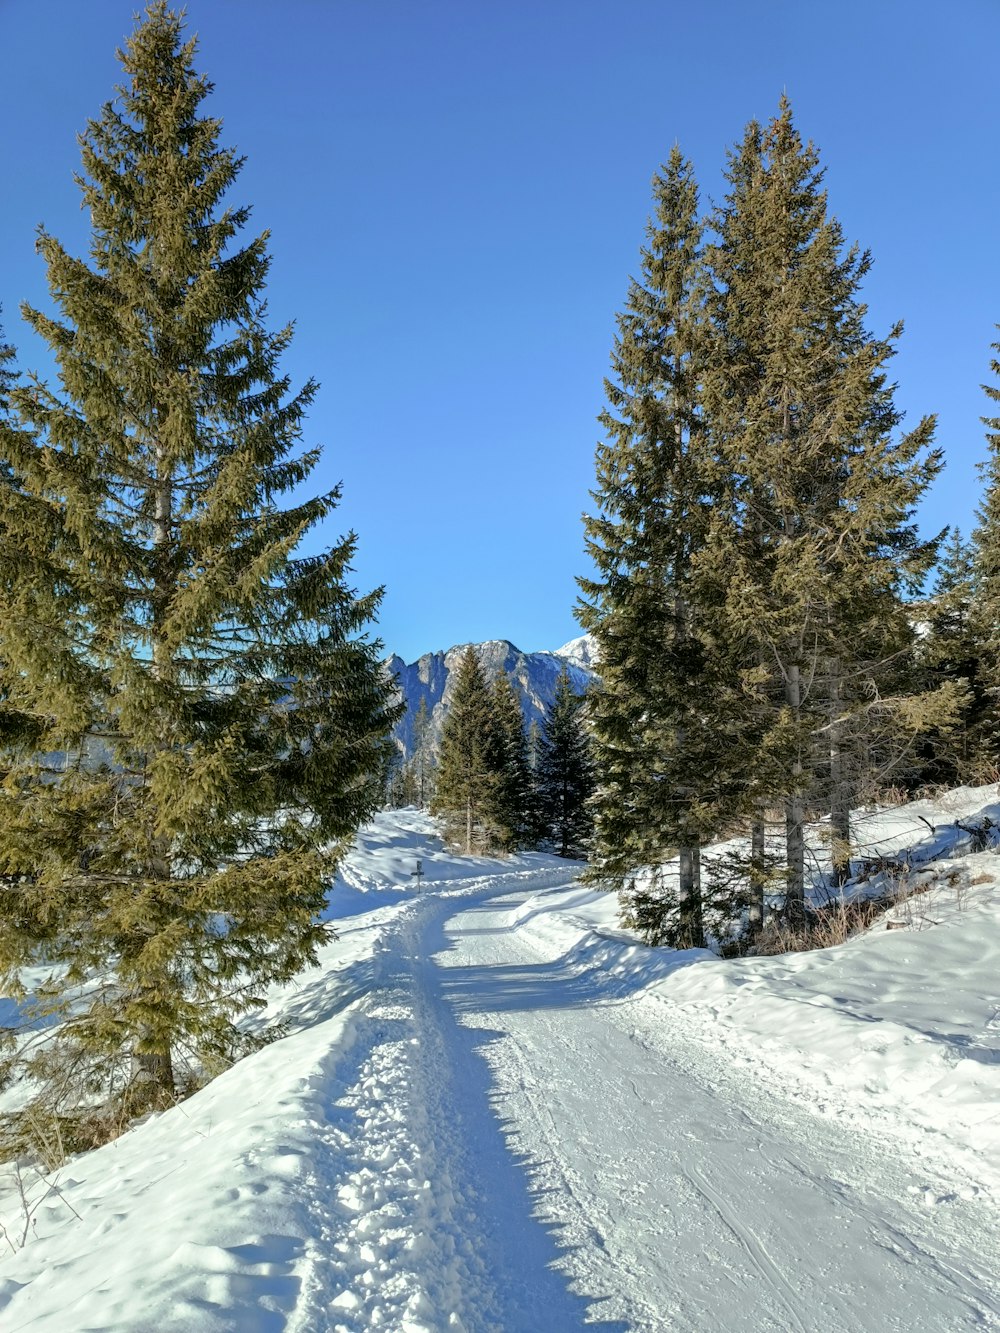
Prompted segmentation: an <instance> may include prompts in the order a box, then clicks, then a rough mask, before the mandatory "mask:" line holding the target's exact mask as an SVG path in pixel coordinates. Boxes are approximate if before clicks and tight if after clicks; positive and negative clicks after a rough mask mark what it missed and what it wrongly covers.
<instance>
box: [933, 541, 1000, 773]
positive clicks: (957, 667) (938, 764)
mask: <svg viewBox="0 0 1000 1333" xmlns="http://www.w3.org/2000/svg"><path fill="white" fill-rule="evenodd" d="M976 554H977V552H976V547H975V546H974V545H973V544H972V543H969V542H966V541H965V540H964V539H963V537H962V534H961V532H960V531H959V530H958V529H957V528H956V529H955V530H954V531H953V532H952V534H951V536H950V537H949V539H948V542H947V544H946V545H945V547H944V549H943V551H942V554H941V562H940V564H939V565H938V569H937V576H936V578H935V582H934V588H933V591H932V593H931V596H930V597H929V598H927V600H926V601H925V602H924V603H923V604H922V606H921V607H920V609H919V612H918V614H919V617H920V620H921V623H922V626H923V628H922V632H921V634H920V636H919V638H918V640H917V644H916V648H917V659H918V667H919V669H920V671H921V672H922V673H923V676H924V682H925V684H926V685H927V686H929V687H931V688H934V687H940V686H942V685H946V684H948V683H949V682H965V685H966V687H967V690H966V695H965V698H964V700H963V701H962V702H961V707H960V711H959V713H958V716H957V718H956V721H955V725H954V726H953V727H951V728H948V729H947V730H945V729H941V728H933V729H932V730H931V732H930V734H929V735H928V736H927V738H926V740H925V742H924V744H923V746H922V747H921V748H922V754H921V755H920V756H919V758H918V767H917V772H916V777H917V778H918V780H919V781H920V783H921V784H923V783H934V784H944V785H947V786H955V785H956V784H957V783H961V782H977V781H982V780H983V778H984V776H985V773H986V772H987V770H988V767H989V765H990V764H991V763H993V762H995V759H994V758H992V757H991V755H990V750H991V738H992V734H993V733H994V731H995V723H994V721H993V707H992V704H991V701H990V698H989V693H988V688H987V685H986V671H985V665H986V657H987V651H988V650H987V647H986V643H985V640H984V635H983V633H982V625H981V622H980V619H979V606H978V601H977V595H976V582H977V580H976Z"/></svg>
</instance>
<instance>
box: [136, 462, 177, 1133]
mask: <svg viewBox="0 0 1000 1333" xmlns="http://www.w3.org/2000/svg"><path fill="white" fill-rule="evenodd" d="M155 459H156V475H155V478H154V482H153V486H154V495H153V584H152V589H151V598H150V601H151V608H150V609H151V612H152V617H151V618H152V640H153V641H152V655H153V675H154V676H155V677H156V679H157V680H163V679H164V678H165V677H168V676H169V675H170V674H171V673H172V670H173V659H172V656H171V653H170V645H169V643H168V642H167V639H166V635H165V632H164V622H165V620H166V613H167V608H168V605H169V601H170V595H171V592H172V589H173V570H172V560H171V545H172V539H173V477H172V473H171V469H170V464H169V461H168V460H167V458H166V453H165V450H164V449H163V447H162V445H160V444H159V443H157V445H156V451H155ZM168 745H169V739H168V738H167V737H166V736H163V735H161V736H160V737H159V739H158V744H157V748H158V749H160V750H162V749H165V748H166V747H167V746H168ZM149 846H150V860H149V865H148V866H147V867H146V871H147V874H148V875H149V876H150V878H152V879H154V880H162V881H163V882H164V883H166V882H167V881H169V879H170V876H171V850H170V842H169V839H167V838H164V837H152V836H151V837H150V842H149ZM146 989H147V988H144V987H143V986H142V984H141V982H140V983H139V994H140V996H141V995H142V994H143V993H144V991H145V990H146ZM149 989H152V988H149ZM147 1042H149V1043H150V1044H153V1034H152V1032H151V1031H150V1030H149V1029H148V1028H140V1030H139V1033H138V1043H137V1044H145V1043H147ZM156 1044H157V1045H158V1046H159V1047H160V1049H158V1050H152V1051H146V1052H139V1051H133V1053H132V1077H133V1081H134V1082H135V1083H136V1084H138V1085H140V1087H142V1085H145V1088H146V1089H148V1093H147V1092H146V1091H145V1089H143V1091H141V1093H140V1100H141V1101H142V1102H143V1103H147V1104H148V1105H150V1106H154V1107H164V1106H169V1105H170V1104H171V1103H172V1102H173V1101H174V1096H175V1091H176V1085H175V1083H174V1069H173V1059H172V1054H171V1050H170V1046H169V1044H167V1045H166V1047H164V1046H163V1044H162V1043H160V1042H157V1043H156Z"/></svg>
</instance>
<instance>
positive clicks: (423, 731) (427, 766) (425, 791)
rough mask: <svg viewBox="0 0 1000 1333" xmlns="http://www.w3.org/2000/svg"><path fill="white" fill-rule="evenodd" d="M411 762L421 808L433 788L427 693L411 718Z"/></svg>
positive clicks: (428, 799)
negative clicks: (414, 715)
mask: <svg viewBox="0 0 1000 1333" xmlns="http://www.w3.org/2000/svg"><path fill="white" fill-rule="evenodd" d="M413 764H414V772H415V778H416V800H417V804H418V805H419V806H420V808H421V810H426V809H427V807H428V805H429V804H430V801H431V797H432V795H433V790H434V755H433V753H432V752H431V715H430V712H429V711H428V708H427V695H426V694H422V695H421V696H420V706H419V708H418V709H417V714H416V717H415V718H414V719H413Z"/></svg>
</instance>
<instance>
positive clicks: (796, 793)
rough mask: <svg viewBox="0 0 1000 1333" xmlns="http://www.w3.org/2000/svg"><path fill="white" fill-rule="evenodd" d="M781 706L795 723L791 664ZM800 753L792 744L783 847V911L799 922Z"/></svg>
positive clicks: (796, 693)
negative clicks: (793, 748)
mask: <svg viewBox="0 0 1000 1333" xmlns="http://www.w3.org/2000/svg"><path fill="white" fill-rule="evenodd" d="M785 703H786V704H787V705H788V708H789V711H790V712H791V714H792V717H793V718H794V720H795V722H796V723H798V721H799V715H800V712H801V708H802V682H801V678H800V676H799V668H798V666H797V665H795V664H793V665H792V666H790V667H789V668H788V674H787V676H786V678H785ZM802 774H803V768H802V754H801V751H800V750H799V749H798V741H796V753H795V758H794V759H793V761H792V768H791V779H792V781H791V790H790V791H789V793H788V795H787V796H786V797H785V846H786V860H787V863H788V869H787V890H786V896H785V912H786V914H787V915H788V918H789V920H791V921H793V922H800V921H802V920H804V918H805V879H806V846H805V803H804V801H803V799H802Z"/></svg>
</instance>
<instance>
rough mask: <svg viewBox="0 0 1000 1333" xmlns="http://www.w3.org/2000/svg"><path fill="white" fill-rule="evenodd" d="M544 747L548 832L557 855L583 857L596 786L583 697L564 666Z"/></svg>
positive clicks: (541, 797) (541, 785)
mask: <svg viewBox="0 0 1000 1333" xmlns="http://www.w3.org/2000/svg"><path fill="white" fill-rule="evenodd" d="M540 751H541V753H540V755H539V760H538V768H537V774H536V785H537V788H538V803H539V807H540V810H541V814H542V820H543V824H544V827H545V834H546V836H547V837H549V838H551V839H552V841H553V843H554V845H555V849H556V853H557V855H559V856H576V857H580V856H583V855H584V854H585V853H586V850H587V847H588V845H589V842H590V835H591V830H592V828H593V817H592V815H591V812H590V808H589V806H588V801H589V800H590V797H591V796H592V794H593V790H594V765H593V760H592V758H591V753H590V738H589V736H588V733H587V727H586V723H585V721H584V696H583V695H580V694H576V693H575V692H574V690H573V686H572V683H571V682H570V678H569V672H568V671H567V670H566V668H565V667H564V668H563V670H562V671H561V672H560V674H559V680H558V683H557V685H556V696H555V699H554V700H553V701H552V707H551V708H550V709H549V711H548V713H547V715H546V717H545V726H544V729H543V733H542V741H541V746H540Z"/></svg>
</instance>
